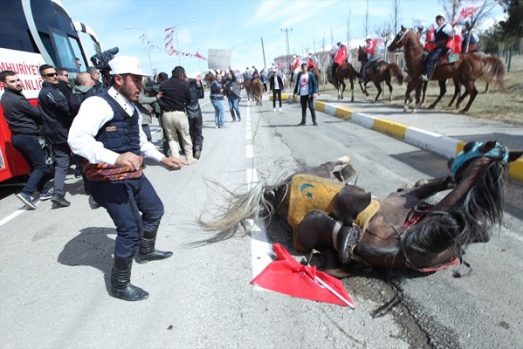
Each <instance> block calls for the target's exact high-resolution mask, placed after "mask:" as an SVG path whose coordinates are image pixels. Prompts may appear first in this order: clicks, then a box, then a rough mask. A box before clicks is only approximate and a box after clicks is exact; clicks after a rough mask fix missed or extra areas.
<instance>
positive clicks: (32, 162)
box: [11, 135, 46, 195]
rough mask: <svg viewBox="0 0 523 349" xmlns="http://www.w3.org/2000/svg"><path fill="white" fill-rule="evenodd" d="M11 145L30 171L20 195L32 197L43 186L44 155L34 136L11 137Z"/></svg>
mask: <svg viewBox="0 0 523 349" xmlns="http://www.w3.org/2000/svg"><path fill="white" fill-rule="evenodd" d="M11 143H12V144H13V147H15V149H16V150H18V151H19V152H20V153H21V154H22V156H23V157H24V159H25V161H26V162H27V164H28V165H29V168H30V169H31V174H30V175H29V180H28V181H27V184H26V185H25V186H24V188H23V189H22V193H24V194H27V195H33V193H34V192H35V191H39V192H41V191H42V189H43V187H44V184H45V169H46V165H45V153H44V150H43V149H42V146H41V145H40V143H39V142H38V138H37V137H36V136H31V135H12V136H11Z"/></svg>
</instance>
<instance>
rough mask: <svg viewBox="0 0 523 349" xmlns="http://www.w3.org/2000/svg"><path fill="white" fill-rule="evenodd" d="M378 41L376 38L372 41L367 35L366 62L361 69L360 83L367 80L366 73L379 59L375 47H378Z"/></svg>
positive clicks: (379, 56)
mask: <svg viewBox="0 0 523 349" xmlns="http://www.w3.org/2000/svg"><path fill="white" fill-rule="evenodd" d="M380 41H381V40H380V39H378V38H375V39H373V38H372V36H370V35H367V38H366V39H365V44H366V46H365V51H366V53H367V62H366V63H365V65H364V66H363V67H362V68H361V78H360V82H365V81H366V80H367V71H368V70H369V68H370V67H372V66H373V65H374V64H375V63H376V62H378V61H379V60H380V59H381V55H380V54H379V51H377V50H376V47H377V46H378V44H379V42H380Z"/></svg>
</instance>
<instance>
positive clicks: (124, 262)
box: [111, 256, 149, 301]
mask: <svg viewBox="0 0 523 349" xmlns="http://www.w3.org/2000/svg"><path fill="white" fill-rule="evenodd" d="M132 267H133V258H132V257H129V258H121V257H117V256H114V264H113V270H112V272H111V296H113V297H115V298H120V299H123V300H126V301H141V300H144V299H147V298H148V297H149V293H147V292H146V291H144V290H142V289H141V288H140V287H136V286H134V285H131V269H132Z"/></svg>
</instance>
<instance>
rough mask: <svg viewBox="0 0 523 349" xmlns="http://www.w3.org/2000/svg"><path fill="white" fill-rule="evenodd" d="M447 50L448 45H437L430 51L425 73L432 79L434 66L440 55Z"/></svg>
mask: <svg viewBox="0 0 523 349" xmlns="http://www.w3.org/2000/svg"><path fill="white" fill-rule="evenodd" d="M446 51H447V48H446V47H436V48H435V49H434V51H432V52H431V53H429V55H428V56H427V61H426V63H425V75H427V77H428V78H429V79H430V76H431V75H432V72H433V71H434V66H435V65H436V61H437V60H438V58H439V57H441V56H442V55H443V54H444V53H445V52H446Z"/></svg>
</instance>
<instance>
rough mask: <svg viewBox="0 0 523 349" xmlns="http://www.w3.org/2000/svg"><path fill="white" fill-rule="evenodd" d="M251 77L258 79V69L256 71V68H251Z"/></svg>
mask: <svg viewBox="0 0 523 349" xmlns="http://www.w3.org/2000/svg"><path fill="white" fill-rule="evenodd" d="M251 76H252V78H253V79H256V78H259V77H260V73H259V72H258V69H256V67H255V66H254V65H253V66H252V75H251Z"/></svg>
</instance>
